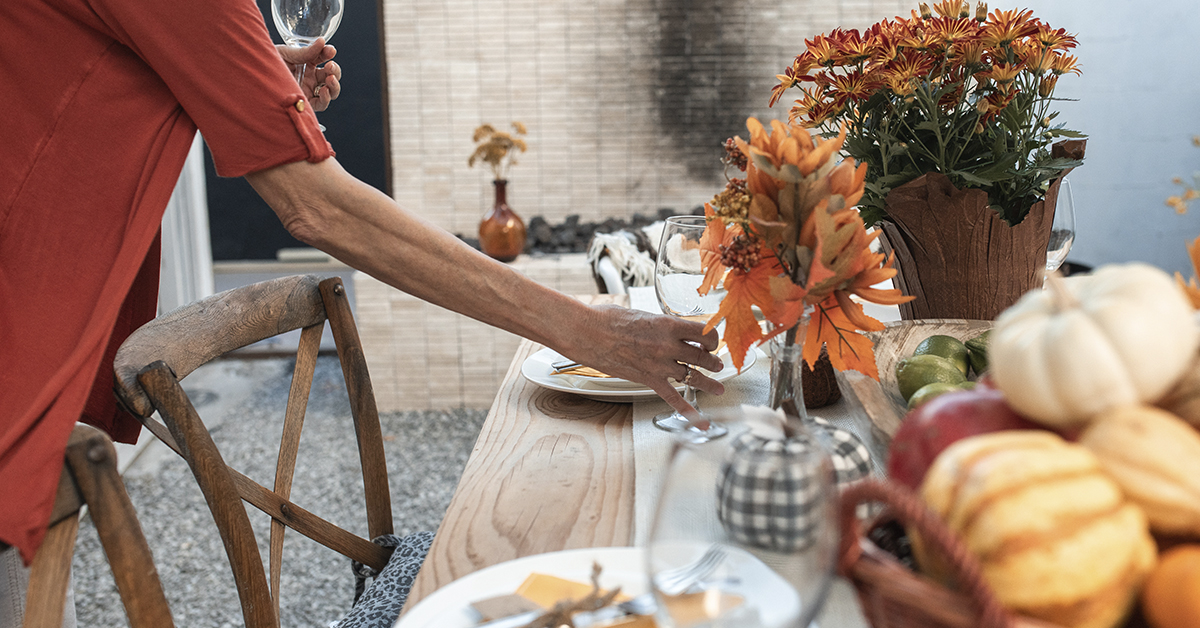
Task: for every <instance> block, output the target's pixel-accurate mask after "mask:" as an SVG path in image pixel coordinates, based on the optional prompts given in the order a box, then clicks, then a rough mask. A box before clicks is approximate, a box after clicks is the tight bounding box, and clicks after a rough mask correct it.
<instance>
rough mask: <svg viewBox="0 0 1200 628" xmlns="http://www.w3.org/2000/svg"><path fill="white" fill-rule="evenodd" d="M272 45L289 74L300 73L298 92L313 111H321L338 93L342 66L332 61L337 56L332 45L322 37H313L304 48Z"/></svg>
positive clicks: (340, 86)
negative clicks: (302, 80) (302, 77)
mask: <svg viewBox="0 0 1200 628" xmlns="http://www.w3.org/2000/svg"><path fill="white" fill-rule="evenodd" d="M275 48H276V50H278V51H279V56H280V58H282V59H283V62H284V63H285V64H286V65H287V66H288V69H289V70H291V72H292V76H293V77H296V76H299V75H300V74H301V73H302V72H303V76H304V82H303V83H301V84H300V88H301V90H300V91H302V92H303V93H304V96H305V97H306V98H308V101H309V103H310V104H312V108H313V110H314V111H325V109H327V108H328V107H329V103H331V102H333V101H334V100H337V97H338V96H339V95H340V94H341V92H342V83H341V81H342V67H341V66H340V65H338V63H337V62H336V61H333V60H332V59H333V58H334V56H336V55H337V49H336V48H334V47H333V46H328V45H326V44H325V40H324V39H317V41H315V42H313V43H311V44H309V45H308V46H305V47H304V48H297V47H295V46H289V45H287V44H276V45H275ZM305 66H307V67H305Z"/></svg>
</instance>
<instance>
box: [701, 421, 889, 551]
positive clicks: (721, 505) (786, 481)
mask: <svg viewBox="0 0 1200 628" xmlns="http://www.w3.org/2000/svg"><path fill="white" fill-rule="evenodd" d="M742 412H743V416H744V417H745V419H746V423H747V424H749V425H750V431H747V432H743V433H742V434H739V435H738V436H736V437H733V440H732V441H731V442H730V443H729V450H728V452H727V454H726V458H725V460H724V462H723V463H722V465H721V471H720V475H719V476H718V479H717V518H718V519H719V520H720V522H721V525H722V526H723V527H724V528H725V531H726V533H728V534H729V536H730V537H731V538H733V539H735V540H737V541H738V542H740V543H745V544H747V545H750V546H753V547H761V548H765V549H769V550H772V551H785V552H792V551H799V550H802V549H804V548H806V547H808V546H810V545H812V544H813V542H814V541H815V540H816V536H815V535H816V534H817V532H819V530H820V528H819V526H818V525H817V524H819V523H820V521H819V520H818V517H820V516H822V514H823V511H822V510H821V509H820V507H819V506H818V503H819V501H818V500H820V499H821V497H822V493H821V491H820V490H819V489H820V488H821V485H822V484H823V483H824V482H826V481H829V482H832V483H835V484H836V486H838V487H844V486H846V485H848V484H852V483H854V482H857V481H859V480H861V479H863V478H865V477H866V476H867V475H869V474H870V473H871V454H870V453H869V452H868V450H867V448H866V446H865V445H863V443H862V441H861V440H859V438H858V437H857V436H855V435H854V434H852V433H850V432H848V431H846V430H843V429H840V428H838V427H835V426H834V425H833V424H831V423H830V422H829V421H826V420H825V419H822V418H821V417H816V416H814V417H810V418H809V421H808V422H807V423H806V424H805V425H804V427H805V428H806V429H801V430H794V429H793V428H792V427H790V426H788V427H785V426H786V425H787V421H786V419H785V417H784V414H783V412H782V411H778V410H771V409H769V408H763V407H755V406H745V405H744V406H742ZM814 455H816V456H818V457H820V458H822V459H823V462H827V463H828V464H823V465H821V468H819V469H818V468H814V467H813V466H811V465H809V464H806V460H805V459H807V458H810V457H812V456H814ZM825 467H828V468H825ZM824 471H831V472H832V477H831V478H828V479H822V478H821V477H815V475H814V474H817V473H823V472H824ZM864 514H865V511H864Z"/></svg>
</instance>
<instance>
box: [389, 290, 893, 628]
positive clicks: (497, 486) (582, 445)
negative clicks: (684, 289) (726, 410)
mask: <svg viewBox="0 0 1200 628" xmlns="http://www.w3.org/2000/svg"><path fill="white" fill-rule="evenodd" d="M651 294H652V293H651ZM643 297H644V295H643ZM580 298H582V299H584V300H585V301H587V302H590V303H619V304H625V305H628V304H629V300H628V297H626V296H610V295H594V296H589V297H580ZM541 348H542V347H541V346H540V345H537V344H535V343H532V342H530V341H523V342H522V343H521V344H520V346H519V348H518V349H517V351H516V354H515V355H514V356H513V360H512V363H511V366H510V367H509V370H508V373H507V375H506V376H505V378H504V380H503V382H502V384H501V386H500V389H499V391H498V393H497V395H496V399H495V402H494V403H493V404H492V407H491V409H490V411H489V413H488V416H487V419H486V421H485V422H484V425H483V428H482V430H481V431H480V434H479V438H478V440H477V441H476V443H475V446H474V449H473V450H472V452H471V455H470V458H469V459H468V461H467V464H466V467H465V468H464V470H463V474H462V478H461V480H460V482H459V484H458V488H457V489H456V491H455V493H454V496H453V498H452V499H451V501H450V505H449V507H448V509H447V511H446V515H445V518H444V519H443V521H442V524H441V526H440V527H439V528H438V531H437V534H436V536H435V538H434V541H433V545H432V547H431V548H430V551H429V555H428V557H427V558H426V560H425V563H424V565H423V566H422V568H421V570H420V572H419V574H418V576H417V578H416V581H415V582H414V584H413V587H412V590H411V592H410V594H409V598H408V601H407V603H406V605H405V606H406V610H410V609H412V608H414V607H415V606H417V605H418V604H419V603H420V601H421V600H422V599H423V598H425V597H427V596H429V595H430V594H431V593H433V592H434V591H436V590H438V589H439V588H441V587H443V586H445V585H447V584H449V583H451V582H453V581H454V580H456V579H458V578H461V577H463V576H466V575H468V574H470V573H473V572H475V571H477V570H480V569H483V568H485V567H488V566H491V565H495V564H498V563H502V562H505V561H509V560H512V559H516V558H521V557H525V556H532V555H535V554H541V553H545V552H555V551H559V550H567V549H575V548H593V547H611V546H637V545H643V544H644V542H645V534H646V529H645V528H646V527H647V526H646V522H647V521H649V518H648V513H647V510H648V509H649V510H652V507H651V505H652V504H653V500H654V495H652V494H648V493H650V492H652V491H656V487H657V484H656V480H657V478H656V477H654V476H655V475H656V473H655V472H656V471H658V470H660V469H661V468H662V465H658V464H654V465H651V466H649V467H648V466H647V461H646V459H645V458H646V457H647V456H651V455H658V456H663V455H664V454H663V453H661V452H657V453H653V454H651V453H649V452H648V451H646V450H645V449H644V450H643V451H639V447H637V446H635V441H638V440H639V438H642V439H644V438H645V437H646V436H647V435H650V436H656V435H654V434H649V433H647V432H641V434H642V436H641V437H638V436H637V435H636V433H638V430H639V429H642V430H645V429H650V430H652V431H657V430H654V429H653V428H645V427H643V426H644V425H648V420H649V419H648V417H650V416H653V414H654V413H655V412H658V411H662V410H665V409H667V408H668V406H667V405H666V403H665V402H663V401H661V400H657V399H655V400H646V401H636V402H633V403H611V402H606V401H598V400H593V399H588V398H585V397H583V396H580V395H576V394H571V393H567V392H559V391H554V390H549V389H546V388H544V387H542V386H539V385H537V384H535V383H533V382H530V381H527V380H526V379H525V378H524V377H523V376H522V374H521V367H522V364H524V362H525V360H526V359H528V358H529V357H530V356H531V355H533V354H534V353H536V352H537V351H538V350H540V349H541ZM765 362H766V360H765V359H760V360H759V363H758V364H756V367H755V368H752V369H750V370H748V371H746V372H744V373H742V374H740V375H738V376H737V377H736V378H734V379H732V380H730V381H728V382H727V383H726V387H727V393H726V395H722V396H712V395H707V394H702V395H701V397H700V403H701V404H702V407H703V408H705V409H710V410H715V409H717V408H719V407H722V406H728V404H729V403H731V402H745V401H746V397H747V395H750V396H753V395H755V394H757V393H756V392H753V391H755V390H758V389H762V388H764V387H765V385H766V381H765V379H766V378H767V377H768V371H767V370H766V365H765ZM751 384H753V385H751ZM739 386H740V388H739ZM731 390H734V391H735V392H734V393H732V396H733V397H734V399H732V400H725V399H724V397H727V396H730V395H731V392H730V391H731ZM737 391H740V392H737ZM747 391H751V392H747ZM851 397H852V396H851ZM757 403H758V404H759V405H765V395H763V399H760V400H758V402H757ZM839 403H840V404H843V405H845V407H841V408H838V409H836V411H838V412H842V413H844V414H849V415H853V414H854V412H855V411H856V410H860V409H861V408H856V407H854V405H853V399H852V398H851V399H846V398H844V399H843V401H842V402H839ZM825 412H826V411H825V410H822V411H821V413H822V414H823V415H824V413H825ZM866 421H867V423H869V419H866ZM868 431H869V428H868ZM662 434H663V435H665V434H666V433H665V432H663V433H662ZM863 435H864V436H865V437H864V440H868V439H870V438H871V437H870V436H869V434H866V432H864V433H863ZM868 447H869V449H871V450H872V453H873V455H878V453H879V452H880V450H881V444H880V443H878V442H873V443H868ZM639 473H640V476H639ZM639 491H640V492H641V493H640V494H639ZM817 624H818V625H819V626H820V627H821V628H863V627H865V626H866V625H867V624H866V621H865V620H864V619H863V617H862V614H861V612H860V611H859V608H858V603H857V601H856V598H855V596H854V593H853V590H852V588H851V587H850V585H849V584H848V583H847V582H845V581H843V580H840V579H839V580H838V581H837V582H835V584H834V587H833V590H832V592H831V594H830V596H829V598H828V600H827V602H826V605H825V607H824V609H823V610H822V613H821V614H820V616H819V617H818V620H817Z"/></svg>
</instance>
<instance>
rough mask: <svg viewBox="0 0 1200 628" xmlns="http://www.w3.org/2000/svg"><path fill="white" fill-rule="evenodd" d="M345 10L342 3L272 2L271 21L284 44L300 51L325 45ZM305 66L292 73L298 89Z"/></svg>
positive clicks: (330, 0) (316, 0) (320, 0)
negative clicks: (315, 45)
mask: <svg viewBox="0 0 1200 628" xmlns="http://www.w3.org/2000/svg"><path fill="white" fill-rule="evenodd" d="M345 8H346V5H345V0H271V18H272V19H273V20H274V21H275V28H276V30H278V31H279V36H280V37H282V38H283V42H284V43H285V44H287V45H289V46H298V47H301V48H303V47H305V46H308V45H310V44H312V43H313V42H314V41H317V40H318V39H322V38H323V39H324V40H325V41H326V42H328V41H329V38H330V37H333V34H334V33H336V32H337V29H338V26H339V25H340V24H341V23H342V11H343V10H344V9H345ZM307 66H308V64H307V63H301V64H300V65H299V67H298V68H297V69H296V72H295V77H296V84H298V85H300V86H301V87H303V86H304V68H305V67H307ZM319 126H320V127H321V130H322V131H324V130H325V126H324V125H319Z"/></svg>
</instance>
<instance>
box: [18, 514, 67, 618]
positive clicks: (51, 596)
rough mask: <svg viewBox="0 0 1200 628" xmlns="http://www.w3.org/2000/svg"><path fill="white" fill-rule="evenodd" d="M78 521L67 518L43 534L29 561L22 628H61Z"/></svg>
mask: <svg viewBox="0 0 1200 628" xmlns="http://www.w3.org/2000/svg"><path fill="white" fill-rule="evenodd" d="M78 532H79V517H77V516H76V517H67V518H65V519H63V520H62V521H59V522H58V523H56V524H54V525H53V526H51V527H50V529H49V530H47V531H46V537H45V539H44V540H43V541H42V545H41V547H39V548H38V552H37V555H36V556H34V557H33V566H32V568H31V570H30V572H29V589H28V593H27V594H26V597H25V623H24V624H23V625H24V628H62V622H63V609H64V603H65V601H66V599H67V587H68V586H69V585H70V583H71V556H72V555H74V553H75V536H76V534H77V533H78Z"/></svg>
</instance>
